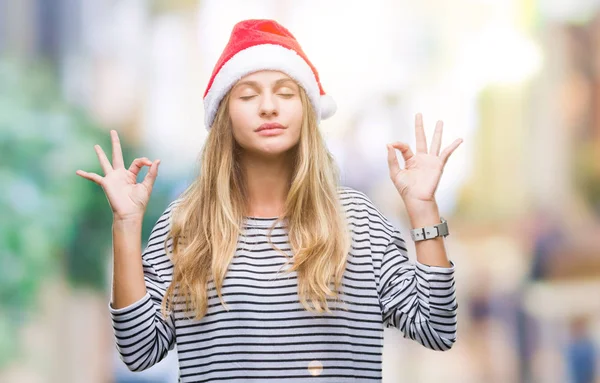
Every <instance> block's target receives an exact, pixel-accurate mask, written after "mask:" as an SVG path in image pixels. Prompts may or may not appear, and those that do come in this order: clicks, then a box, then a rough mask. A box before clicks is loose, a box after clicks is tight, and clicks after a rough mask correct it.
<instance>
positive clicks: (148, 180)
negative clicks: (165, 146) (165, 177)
mask: <svg viewBox="0 0 600 383" xmlns="http://www.w3.org/2000/svg"><path fill="white" fill-rule="evenodd" d="M158 165H160V160H156V161H154V162H152V165H150V170H148V174H146V177H144V180H143V181H142V185H144V186H145V187H146V188H147V189H148V190H152V186H154V181H156V176H157V175H158Z"/></svg>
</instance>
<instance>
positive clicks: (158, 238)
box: [109, 202, 175, 371]
mask: <svg viewBox="0 0 600 383" xmlns="http://www.w3.org/2000/svg"><path fill="white" fill-rule="evenodd" d="M173 206H174V202H172V203H171V204H170V205H169V207H168V208H167V209H166V210H165V212H164V213H163V214H162V216H161V217H160V218H159V219H158V221H157V222H156V224H155V225H154V227H153V229H152V231H151V234H150V238H149V240H148V244H147V245H146V248H145V249H144V251H143V253H142V265H143V268H144V280H145V283H146V295H144V296H143V297H142V298H141V299H140V300H139V301H137V302H134V303H132V304H131V305H129V306H127V307H123V308H120V309H115V308H113V306H112V302H111V303H109V312H110V316H111V319H112V325H113V330H114V334H115V340H116V347H117V350H118V352H119V355H120V358H121V360H122V361H123V362H124V363H125V365H126V366H127V368H129V369H130V370H131V371H143V370H145V369H148V368H150V367H152V366H153V365H155V364H156V363H158V362H160V361H161V360H162V359H163V358H164V357H165V356H167V353H168V352H169V350H172V349H173V347H174V345H175V326H174V321H173V318H172V316H169V317H167V318H166V319H165V318H164V317H163V315H162V314H161V304H162V299H163V297H164V295H165V292H166V290H167V288H168V285H169V283H170V281H171V270H172V264H171V261H170V259H169V258H168V256H167V254H166V251H165V248H164V243H165V239H166V236H167V234H168V232H169V228H170V216H171V210H172V208H173Z"/></svg>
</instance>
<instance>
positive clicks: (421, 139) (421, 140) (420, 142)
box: [415, 113, 427, 153]
mask: <svg viewBox="0 0 600 383" xmlns="http://www.w3.org/2000/svg"><path fill="white" fill-rule="evenodd" d="M415 138H416V140H417V153H427V137H425V128H424V127H423V115H422V114H421V113H417V115H416V116H415Z"/></svg>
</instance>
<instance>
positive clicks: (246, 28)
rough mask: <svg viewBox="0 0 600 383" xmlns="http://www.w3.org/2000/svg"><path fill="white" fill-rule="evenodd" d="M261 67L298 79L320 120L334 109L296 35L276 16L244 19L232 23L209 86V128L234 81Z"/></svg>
mask: <svg viewBox="0 0 600 383" xmlns="http://www.w3.org/2000/svg"><path fill="white" fill-rule="evenodd" d="M260 70H278V71H281V72H283V73H285V74H287V75H288V76H290V77H291V78H293V79H294V80H296V81H297V82H298V84H300V86H302V88H304V90H305V91H306V94H307V95H308V98H309V99H310V102H311V104H312V106H313V108H314V109H315V112H316V115H317V122H320V120H321V119H326V118H328V117H331V116H333V114H334V113H335V111H336V109H337V107H336V104H335V102H334V101H333V99H332V98H331V96H329V95H327V94H325V91H324V90H323V87H322V86H321V81H320V80H319V73H318V72H317V69H316V68H315V67H314V66H313V64H312V63H311V62H310V61H309V60H308V58H307V57H306V54H305V53H304V52H303V51H302V48H301V47H300V44H299V43H298V41H297V40H296V38H295V37H294V36H293V35H292V34H291V33H290V32H289V31H288V30H287V29H286V28H284V27H283V26H282V25H280V24H279V23H277V22H276V21H274V20H244V21H241V22H239V23H237V24H236V25H235V26H234V27H233V30H232V32H231V36H230V38H229V42H228V43H227V46H226V47H225V49H224V51H223V53H222V54H221V57H219V60H218V61H217V64H216V65H215V68H214V70H213V73H212V76H211V77H210V81H209V82H208V86H207V87H206V92H205V93H204V112H205V117H204V122H205V125H206V129H210V127H211V126H212V124H213V121H214V119H215V115H216V113H217V109H218V108H219V104H220V103H221V100H222V99H223V97H225V95H226V94H227V92H229V90H230V89H231V88H232V87H233V86H234V85H235V83H236V82H237V81H239V80H240V79H241V78H242V77H244V76H246V75H248V74H250V73H253V72H257V71H260Z"/></svg>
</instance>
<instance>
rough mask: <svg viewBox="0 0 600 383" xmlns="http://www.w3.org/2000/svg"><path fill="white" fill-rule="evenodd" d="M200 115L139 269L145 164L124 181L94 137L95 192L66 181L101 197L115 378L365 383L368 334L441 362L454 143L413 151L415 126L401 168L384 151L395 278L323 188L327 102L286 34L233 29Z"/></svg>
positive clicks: (261, 23) (331, 176)
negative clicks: (189, 154) (322, 126)
mask: <svg viewBox="0 0 600 383" xmlns="http://www.w3.org/2000/svg"><path fill="white" fill-rule="evenodd" d="M204 107H205V112H206V121H205V123H206V128H207V129H209V134H208V138H207V141H206V143H205V146H204V149H203V152H202V158H201V161H202V163H201V171H200V174H199V175H198V177H197V179H196V180H195V181H194V182H193V183H192V184H191V185H190V186H189V187H188V189H187V190H186V191H185V192H184V193H183V194H182V195H181V196H180V197H179V198H178V199H176V200H175V201H173V202H172V203H171V204H170V205H169V206H168V208H167V209H166V211H165V212H164V214H163V215H162V216H161V217H160V219H159V220H158V222H157V223H156V225H155V226H154V228H153V230H152V234H151V235H150V238H149V240H148V244H147V246H146V248H145V250H144V251H143V252H142V250H141V245H140V242H141V229H142V228H141V222H142V217H143V215H144V212H145V208H146V205H147V203H148V200H149V198H150V194H151V191H152V185H153V183H154V180H155V179H156V176H157V173H158V166H159V161H158V160H156V161H154V162H151V161H150V160H148V159H147V158H138V159H136V160H134V161H133V163H132V164H131V166H130V167H129V169H126V168H125V166H124V162H123V158H122V154H121V149H120V146H119V139H118V136H117V133H116V132H114V131H112V132H111V137H112V146H113V148H112V153H113V158H112V164H111V163H110V162H109V160H108V159H107V157H106V155H105V154H104V152H103V151H102V149H101V148H100V147H98V146H96V151H97V155H98V158H99V160H100V163H101V166H102V169H103V171H104V173H105V175H104V176H103V177H102V176H100V175H97V174H93V173H86V172H83V171H78V172H77V174H79V175H80V176H82V177H84V178H86V179H89V180H92V181H94V182H96V183H97V184H99V185H101V186H102V187H103V188H104V190H105V192H106V195H107V197H108V200H109V202H110V206H111V208H112V211H113V214H114V222H113V246H114V272H113V290H112V299H111V303H110V305H109V310H110V313H111V315H112V321H113V327H114V331H115V337H116V343H117V348H118V350H119V352H120V355H121V358H122V360H123V361H124V362H125V364H126V365H127V366H128V367H129V368H130V369H131V370H133V371H140V370H144V369H147V368H149V367H151V366H152V365H154V364H155V363H158V362H159V361H160V360H161V359H163V358H164V357H165V355H167V353H168V352H169V350H172V349H173V348H174V347H177V353H178V359H179V370H180V371H179V380H180V381H181V382H211V381H219V382H248V381H253V382H266V381H273V382H275V381H283V380H285V381H286V382H304V381H308V380H309V379H310V381H314V382H335V383H340V382H359V381H380V380H381V352H382V347H383V329H384V326H388V327H389V326H394V327H397V328H398V329H399V330H400V331H402V332H403V333H404V335H405V336H406V337H407V338H410V339H413V340H415V341H417V342H419V343H421V344H422V345H423V346H425V347H428V348H431V349H433V350H448V349H450V348H451V347H452V345H453V343H454V342H455V339H456V310H457V303H456V298H455V287H454V265H453V264H452V263H451V262H450V261H449V260H448V257H447V254H446V251H445V248H444V236H445V235H447V233H448V231H447V224H446V222H445V221H444V220H443V219H442V218H441V217H440V215H439V212H438V209H437V205H436V201H435V196H434V194H435V190H436V189H437V185H438V183H439V180H440V177H441V174H442V170H443V168H444V165H445V163H446V161H447V160H448V157H449V156H450V154H451V153H452V152H453V151H454V150H455V149H456V148H457V147H458V145H459V144H460V142H461V140H456V141H455V142H454V143H453V144H452V145H450V146H449V147H447V148H446V149H445V150H443V151H442V152H441V153H440V146H441V140H442V124H441V123H438V125H437V126H436V130H435V133H434V136H433V142H432V144H431V147H430V148H427V144H426V139H425V133H424V130H423V125H422V120H421V116H420V115H417V118H416V133H417V147H416V152H415V153H413V152H412V150H411V149H410V148H409V146H408V145H407V144H404V143H400V142H397V143H394V144H390V145H388V148H387V150H388V163H389V168H390V177H391V180H392V181H393V183H394V185H395V186H396V188H397V189H398V193H399V196H398V197H399V198H402V199H403V201H404V203H405V204H406V208H407V210H408V213H409V217H410V222H411V224H412V226H413V228H414V230H413V231H412V233H411V234H412V235H411V237H412V238H413V240H415V241H416V245H415V246H416V252H417V262H416V263H411V262H409V260H408V257H407V249H406V245H405V241H404V239H403V237H402V235H401V234H400V233H399V231H398V230H397V229H396V228H395V227H393V225H392V224H391V223H390V222H389V221H388V219H387V218H386V217H385V216H384V215H383V214H381V213H380V212H379V211H378V209H377V208H376V207H375V206H374V205H373V203H372V202H371V201H370V200H369V198H367V196H366V195H365V194H363V193H361V192H359V191H356V190H353V189H351V188H347V187H342V186H340V185H339V184H338V174H337V170H336V166H335V163H334V160H333V158H332V156H331V155H330V153H329V152H328V150H327V148H326V146H325V143H324V141H323V138H322V136H321V134H320V132H319V127H318V124H319V122H320V120H321V119H323V118H327V117H329V116H331V115H332V114H333V113H334V112H335V103H334V102H333V101H332V99H331V97H330V96H329V95H327V94H326V93H325V92H324V90H323V88H322V86H321V82H320V79H319V76H318V73H317V71H316V69H315V68H314V66H313V65H312V64H311V63H310V61H309V60H308V58H307V57H306V55H305V54H304V52H303V51H302V49H301V47H300V45H299V44H298V42H297V41H296V39H295V38H294V36H293V35H292V34H291V33H290V32H289V31H288V30H287V29H285V28H284V27H283V26H281V25H279V24H278V23H276V22H275V21H272V20H245V21H242V22H240V23H238V24H237V25H236V26H235V27H234V29H233V31H232V33H231V37H230V40H229V43H228V44H227V46H226V47H225V50H224V51H223V54H222V55H221V57H220V59H219V61H218V62H217V64H216V66H215V69H214V72H213V75H212V77H211V79H210V81H209V84H208V87H207V90H206V94H205V97H204ZM396 150H399V151H400V152H401V154H402V157H403V158H404V163H405V166H404V168H400V166H399V163H398V160H397V159H396ZM144 166H149V167H150V169H149V171H148V174H147V176H146V177H145V179H144V180H143V182H141V183H137V181H136V177H137V175H138V173H139V171H140V169H141V168H142V167H144ZM140 254H141V258H140Z"/></svg>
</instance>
